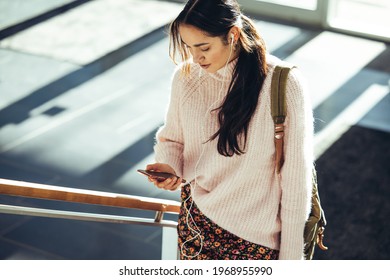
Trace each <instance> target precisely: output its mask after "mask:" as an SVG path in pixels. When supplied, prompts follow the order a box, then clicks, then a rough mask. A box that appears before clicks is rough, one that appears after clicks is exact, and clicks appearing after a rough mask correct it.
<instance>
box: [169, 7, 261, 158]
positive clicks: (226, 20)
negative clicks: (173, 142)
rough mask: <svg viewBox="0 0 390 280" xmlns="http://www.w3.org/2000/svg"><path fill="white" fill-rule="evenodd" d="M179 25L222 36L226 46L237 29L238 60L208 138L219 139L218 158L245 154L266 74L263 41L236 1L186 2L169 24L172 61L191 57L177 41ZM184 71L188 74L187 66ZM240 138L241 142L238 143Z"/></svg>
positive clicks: (178, 39) (212, 35) (209, 34)
mask: <svg viewBox="0 0 390 280" xmlns="http://www.w3.org/2000/svg"><path fill="white" fill-rule="evenodd" d="M180 24H188V25H192V26H194V27H196V28H198V29H200V30H202V31H203V32H205V34H207V35H208V36H211V37H221V39H222V41H223V42H224V43H225V44H228V38H227V36H228V32H229V30H230V29H231V28H232V27H233V26H239V27H240V30H241V33H240V39H239V41H238V42H237V43H238V47H239V55H238V60H237V63H236V66H235V69H234V71H233V76H232V80H231V82H230V85H229V88H228V93H227V95H226V98H225V100H224V102H223V104H222V105H221V106H220V107H219V108H216V109H215V110H219V112H218V121H219V129H218V131H216V132H215V133H214V134H213V135H212V136H211V137H210V141H211V140H214V139H216V138H217V137H218V145H217V149H218V152H219V153H220V154H221V155H224V156H229V157H231V156H233V155H234V154H237V155H241V154H243V153H245V148H246V142H247V134H248V127H249V122H250V120H251V118H252V116H253V114H254V112H255V110H256V107H257V102H258V99H259V93H260V90H261V87H262V85H263V82H264V79H265V76H266V75H267V64H266V61H265V52H266V51H265V44H264V41H263V40H262V38H261V37H260V35H259V34H258V32H257V30H256V28H255V26H254V24H253V22H252V21H251V20H250V19H249V18H248V17H247V16H245V15H243V14H242V13H241V11H240V7H239V5H238V3H237V1H236V0H211V1H210V0H189V1H188V2H187V4H186V5H185V7H184V9H183V10H182V11H181V13H180V14H179V15H178V16H177V18H176V19H175V20H174V21H173V22H172V23H171V25H170V47H169V51H170V56H171V58H172V59H173V61H175V58H176V56H177V53H179V54H180V56H181V59H182V60H183V61H186V60H188V59H189V58H190V54H189V52H188V50H187V49H186V48H185V46H184V44H183V42H182V41H181V38H180V34H179V26H180ZM175 63H176V61H175ZM184 70H185V71H186V72H187V73H188V72H189V65H187V66H186V67H185V69H184ZM241 137H243V142H241V141H240V138H241ZM242 145H243V146H242Z"/></svg>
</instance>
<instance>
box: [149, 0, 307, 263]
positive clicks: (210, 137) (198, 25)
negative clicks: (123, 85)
mask: <svg viewBox="0 0 390 280" xmlns="http://www.w3.org/2000/svg"><path fill="white" fill-rule="evenodd" d="M170 40H171V45H170V54H171V57H172V58H173V60H174V61H175V58H176V57H177V55H178V54H179V55H180V56H181V59H182V63H181V64H180V65H179V67H178V68H177V70H176V71H175V73H174V76H173V81H172V92H171V99H170V103H169V108H168V111H167V115H166V120H165V124H164V126H163V127H161V128H160V129H159V131H158V133H157V143H156V145H155V155H156V163H154V164H150V165H148V166H147V167H146V169H148V170H154V171H161V172H168V173H172V174H176V175H177V176H178V177H172V178H169V179H166V180H164V181H158V180H156V179H149V180H150V181H152V182H153V183H154V184H155V185H156V186H157V187H159V188H162V189H166V190H176V189H178V188H179V187H180V186H181V192H182V193H181V197H182V208H181V212H180V215H179V224H178V235H179V250H180V252H181V259H303V247H304V244H303V230H304V225H305V221H306V219H307V215H308V214H309V210H310V195H311V186H312V185H311V171H312V164H313V153H312V137H313V118H312V109H311V106H310V97H309V96H308V95H307V93H306V91H305V87H304V85H303V82H302V78H301V76H300V74H299V71H298V70H296V69H294V70H292V71H291V72H290V74H289V77H288V83H287V119H286V129H285V143H284V154H285V162H284V165H283V168H282V170H281V172H280V173H277V172H276V171H275V162H274V154H275V145H274V124H273V120H272V117H271V109H270V85H271V77H272V72H273V69H274V67H275V65H276V64H277V63H278V62H280V60H278V59H277V58H276V57H273V56H271V55H269V54H267V53H266V49H265V45H264V42H263V40H262V39H261V37H260V35H259V33H258V32H257V30H256V28H255V26H254V25H253V22H252V21H251V20H250V19H249V18H248V17H246V16H245V15H243V14H242V13H241V12H240V8H239V5H238V4H237V2H236V1H235V0H214V1H210V0H197V1H196V0H190V1H188V3H187V4H186V5H185V7H184V9H183V11H182V12H181V13H180V14H179V15H178V17H177V18H176V19H175V20H174V21H173V22H172V24H171V26H170ZM181 178H185V179H186V181H187V182H189V184H186V185H183V184H181Z"/></svg>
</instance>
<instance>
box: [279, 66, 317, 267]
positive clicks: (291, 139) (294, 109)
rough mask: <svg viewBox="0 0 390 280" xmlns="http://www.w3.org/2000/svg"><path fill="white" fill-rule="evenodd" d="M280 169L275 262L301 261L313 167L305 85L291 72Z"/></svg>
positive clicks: (295, 71) (296, 71)
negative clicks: (279, 233) (279, 204)
mask: <svg viewBox="0 0 390 280" xmlns="http://www.w3.org/2000/svg"><path fill="white" fill-rule="evenodd" d="M286 102H287V117H286V122H285V125H286V127H285V136H284V158H285V161H284V165H283V167H282V170H281V173H280V176H281V181H280V182H281V189H282V198H281V210H280V211H281V212H280V215H281V243H280V253H279V259H289V260H294V259H295V260H296V259H303V247H304V241H303V232H304V226H305V222H306V219H307V217H308V214H309V211H310V198H311V188H312V181H311V176H312V167H313V161H314V156H313V112H312V107H311V102H310V96H309V94H308V92H307V90H306V83H305V80H304V79H303V77H302V76H301V74H300V72H299V71H298V70H297V69H293V70H292V71H291V72H290V75H289V77H288V81H287V91H286Z"/></svg>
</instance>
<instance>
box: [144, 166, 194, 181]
mask: <svg viewBox="0 0 390 280" xmlns="http://www.w3.org/2000/svg"><path fill="white" fill-rule="evenodd" d="M137 172H139V173H141V174H143V175H145V176H148V177H150V178H152V179H157V181H161V182H162V181H165V180H166V179H168V178H173V177H176V178H179V176H176V175H175V174H172V173H168V172H158V171H151V170H144V169H138V170H137ZM181 182H182V183H185V182H186V180H184V179H181Z"/></svg>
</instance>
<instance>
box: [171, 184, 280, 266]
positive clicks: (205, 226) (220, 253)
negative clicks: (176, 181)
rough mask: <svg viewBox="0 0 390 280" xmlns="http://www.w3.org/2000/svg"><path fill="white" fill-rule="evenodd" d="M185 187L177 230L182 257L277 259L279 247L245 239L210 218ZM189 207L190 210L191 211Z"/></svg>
mask: <svg viewBox="0 0 390 280" xmlns="http://www.w3.org/2000/svg"><path fill="white" fill-rule="evenodd" d="M190 194H191V186H190V185H189V184H187V185H184V186H182V189H181V201H182V203H181V208H180V214H179V221H178V226H177V231H178V235H179V242H178V245H179V252H180V259H181V260H191V259H192V260H277V259H278V256H279V251H278V250H273V249H270V248H268V247H265V246H262V245H259V244H255V243H252V242H249V241H247V240H244V239H242V238H240V237H238V236H236V235H234V234H232V233H230V232H228V231H227V230H225V229H223V228H221V227H219V226H218V225H217V224H215V223H214V222H213V221H211V220H210V219H209V218H207V217H206V216H205V215H204V214H203V213H202V212H201V211H200V210H199V209H198V207H197V206H196V204H195V202H194V201H192V197H191V196H190ZM188 210H189V211H188Z"/></svg>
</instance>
